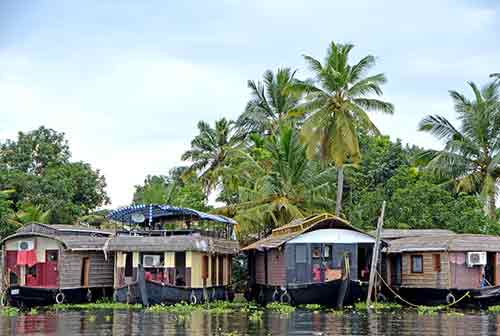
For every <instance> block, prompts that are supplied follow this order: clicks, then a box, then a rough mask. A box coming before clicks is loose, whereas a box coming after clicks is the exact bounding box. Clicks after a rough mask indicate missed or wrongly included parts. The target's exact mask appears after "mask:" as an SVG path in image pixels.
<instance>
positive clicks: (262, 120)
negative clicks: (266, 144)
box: [236, 68, 300, 137]
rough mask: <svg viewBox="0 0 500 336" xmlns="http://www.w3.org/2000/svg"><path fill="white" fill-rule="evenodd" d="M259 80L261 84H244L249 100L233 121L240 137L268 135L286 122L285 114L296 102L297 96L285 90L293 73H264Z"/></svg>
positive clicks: (297, 100) (282, 70)
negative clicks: (248, 91)
mask: <svg viewBox="0 0 500 336" xmlns="http://www.w3.org/2000/svg"><path fill="white" fill-rule="evenodd" d="M263 77H264V80H263V81H262V82H261V81H258V82H255V81H253V80H249V81H248V88H249V89H250V91H251V98H250V101H249V102H248V103H247V106H246V107H245V111H244V112H243V113H242V114H241V115H240V117H239V118H238V120H237V121H236V127H237V129H238V132H237V133H238V136H240V137H246V136H248V134H250V133H258V134H261V135H264V134H270V133H272V132H273V131H275V130H276V129H277V128H278V126H279V124H280V123H282V122H283V121H284V120H287V119H290V116H289V114H288V112H289V111H290V110H292V109H293V108H295V107H296V106H297V104H298V102H299V99H300V96H299V95H297V94H295V93H293V92H292V91H290V90H288V88H289V86H290V85H291V84H293V83H294V82H295V71H292V70H291V69H290V68H280V69H278V70H277V71H276V73H273V72H272V71H271V70H267V71H266V72H264V76H263Z"/></svg>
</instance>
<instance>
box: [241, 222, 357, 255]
mask: <svg viewBox="0 0 500 336" xmlns="http://www.w3.org/2000/svg"><path fill="white" fill-rule="evenodd" d="M327 228H337V229H348V230H353V231H357V232H361V233H365V232H363V231H362V230H359V229H357V228H355V227H354V226H352V225H350V224H349V222H347V221H346V220H344V219H342V218H340V217H336V216H334V215H330V214H321V215H315V216H310V217H307V218H303V219H296V220H293V221H292V222H290V223H289V224H286V225H283V226H281V227H279V228H276V229H274V230H273V231H272V233H271V235H270V236H268V237H266V238H264V239H261V240H259V241H256V242H255V243H253V244H250V245H248V246H247V247H245V248H243V249H242V251H249V250H263V249H273V248H278V247H280V246H281V245H283V244H285V243H286V242H287V241H289V240H291V239H293V238H295V237H298V236H300V235H301V234H303V233H306V232H310V231H314V230H318V229H327ZM365 234H366V233H365Z"/></svg>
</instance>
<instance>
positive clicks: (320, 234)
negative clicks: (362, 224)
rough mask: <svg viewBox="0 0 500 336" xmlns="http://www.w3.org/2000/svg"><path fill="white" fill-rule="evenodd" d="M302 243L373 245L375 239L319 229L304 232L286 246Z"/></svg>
mask: <svg viewBox="0 0 500 336" xmlns="http://www.w3.org/2000/svg"><path fill="white" fill-rule="evenodd" d="M302 243H320V244H321V243H337V244H356V243H372V244H374V243H375V239H374V238H373V237H372V236H370V235H367V234H365V233H362V232H358V231H353V230H346V229H321V230H316V231H311V232H306V233H304V234H302V235H300V236H298V237H295V238H293V239H291V240H289V241H288V242H287V244H302Z"/></svg>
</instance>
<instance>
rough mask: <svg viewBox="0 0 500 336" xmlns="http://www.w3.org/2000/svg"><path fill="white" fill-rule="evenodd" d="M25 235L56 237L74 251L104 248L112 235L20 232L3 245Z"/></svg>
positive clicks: (2, 242) (3, 241) (55, 238)
mask: <svg viewBox="0 0 500 336" xmlns="http://www.w3.org/2000/svg"><path fill="white" fill-rule="evenodd" d="M25 237H43V238H48V239H54V240H57V241H59V242H60V243H61V244H62V245H63V246H64V248H65V249H67V250H72V251H101V250H103V249H104V246H105V245H106V242H107V241H108V240H110V237H96V236H89V235H87V236H84V235H52V234H44V233H39V232H18V233H15V234H13V235H10V236H8V237H5V238H4V239H3V240H2V241H1V244H2V245H3V244H4V243H5V241H7V240H10V239H16V238H25Z"/></svg>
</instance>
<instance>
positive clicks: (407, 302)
mask: <svg viewBox="0 0 500 336" xmlns="http://www.w3.org/2000/svg"><path fill="white" fill-rule="evenodd" d="M375 272H377V275H378V277H379V278H380V280H382V283H383V284H384V285H385V286H386V287H387V288H388V289H389V291H391V293H392V294H394V296H395V297H396V298H397V299H400V300H401V301H403V302H404V303H406V304H407V305H409V306H411V307H415V308H418V307H425V306H423V305H417V304H414V303H411V302H409V301H408V300H405V299H404V298H402V297H401V295H399V294H398V293H396V292H395V291H394V290H393V289H392V288H391V286H389V285H388V284H387V282H385V280H384V278H383V277H382V276H381V275H380V273H379V272H378V271H375ZM469 294H470V292H469V291H467V293H465V294H464V295H463V296H462V297H461V298H460V299H458V300H456V301H455V302H452V303H450V304H447V305H445V306H440V307H443V308H450V307H451V306H453V305H456V304H457V303H459V302H460V301H462V300H463V299H465V298H466V297H468V296H469Z"/></svg>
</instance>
